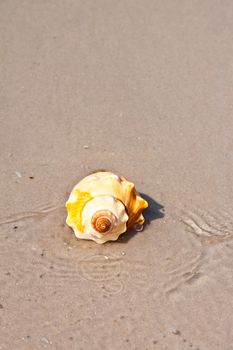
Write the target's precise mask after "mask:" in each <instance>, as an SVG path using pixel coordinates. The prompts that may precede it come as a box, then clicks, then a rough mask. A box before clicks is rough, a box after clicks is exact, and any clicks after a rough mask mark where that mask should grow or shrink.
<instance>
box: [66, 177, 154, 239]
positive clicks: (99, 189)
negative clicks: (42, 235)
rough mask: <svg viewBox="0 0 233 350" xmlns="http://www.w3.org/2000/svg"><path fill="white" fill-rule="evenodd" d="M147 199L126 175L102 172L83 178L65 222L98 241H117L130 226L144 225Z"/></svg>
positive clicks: (68, 209) (77, 187)
mask: <svg viewBox="0 0 233 350" xmlns="http://www.w3.org/2000/svg"><path fill="white" fill-rule="evenodd" d="M147 206H148V204H147V202H146V201H145V200H144V199H143V198H141V197H140V196H139V195H138V193H137V192H136V190H135V186H134V184H133V183H132V182H129V181H127V180H126V179H125V178H124V177H123V176H120V177H119V176H117V175H115V174H113V173H111V172H104V171H100V172H97V173H94V174H91V175H89V176H87V177H85V178H84V179H83V180H81V181H80V182H79V183H78V184H77V185H76V186H75V187H74V188H73V190H72V192H71V194H70V197H69V199H68V201H67V202H66V207H67V211H68V216H67V219H66V223H67V224H68V225H69V226H70V227H72V228H73V230H74V233H75V235H76V236H77V237H78V238H82V239H92V240H94V241H96V242H97V243H105V242H107V241H110V240H111V241H113V240H116V239H117V238H118V237H119V235H120V234H122V233H123V232H125V231H126V230H127V228H131V227H133V226H134V225H135V224H140V225H142V224H143V223H144V221H145V220H144V217H143V215H142V211H143V210H144V209H145V208H147Z"/></svg>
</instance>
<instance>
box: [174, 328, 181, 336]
mask: <svg viewBox="0 0 233 350" xmlns="http://www.w3.org/2000/svg"><path fill="white" fill-rule="evenodd" d="M172 334H175V335H181V332H180V331H179V329H172Z"/></svg>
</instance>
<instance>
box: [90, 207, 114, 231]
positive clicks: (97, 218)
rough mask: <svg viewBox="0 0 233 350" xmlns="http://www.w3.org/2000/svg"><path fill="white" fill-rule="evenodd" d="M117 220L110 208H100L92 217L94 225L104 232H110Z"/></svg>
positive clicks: (97, 229) (96, 228)
mask: <svg viewBox="0 0 233 350" xmlns="http://www.w3.org/2000/svg"><path fill="white" fill-rule="evenodd" d="M115 222H116V217H115V215H114V214H113V213H112V212H111V211H110V210H99V211H97V212H96V213H95V214H94V215H93V216H92V219H91V224H92V227H93V228H94V229H95V230H96V231H98V232H101V233H103V234H104V233H107V232H110V231H111V229H112V227H113V225H114V224H115Z"/></svg>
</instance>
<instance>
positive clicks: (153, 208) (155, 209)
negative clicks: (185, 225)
mask: <svg viewBox="0 0 233 350" xmlns="http://www.w3.org/2000/svg"><path fill="white" fill-rule="evenodd" d="M139 194H140V196H141V197H142V198H143V199H145V200H146V201H147V202H148V208H146V209H145V210H144V211H143V216H144V218H145V223H144V229H145V228H146V227H147V226H148V225H150V223H151V222H152V221H154V220H157V219H162V218H163V217H164V216H165V208H164V206H163V205H162V204H160V203H158V202H156V201H155V200H154V199H153V198H151V197H150V196H148V195H147V194H145V193H142V192H140V193H139ZM139 233H141V232H137V231H135V230H133V229H131V230H129V231H127V232H125V233H124V234H123V235H121V236H120V237H119V239H118V242H119V243H127V242H128V241H129V240H130V239H131V238H133V237H134V236H135V235H136V234H139Z"/></svg>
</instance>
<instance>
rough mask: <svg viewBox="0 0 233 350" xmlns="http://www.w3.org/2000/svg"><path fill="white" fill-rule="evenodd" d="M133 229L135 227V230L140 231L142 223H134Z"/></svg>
mask: <svg viewBox="0 0 233 350" xmlns="http://www.w3.org/2000/svg"><path fill="white" fill-rule="evenodd" d="M134 229H135V231H137V232H142V231H143V225H141V224H135V225H134Z"/></svg>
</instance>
